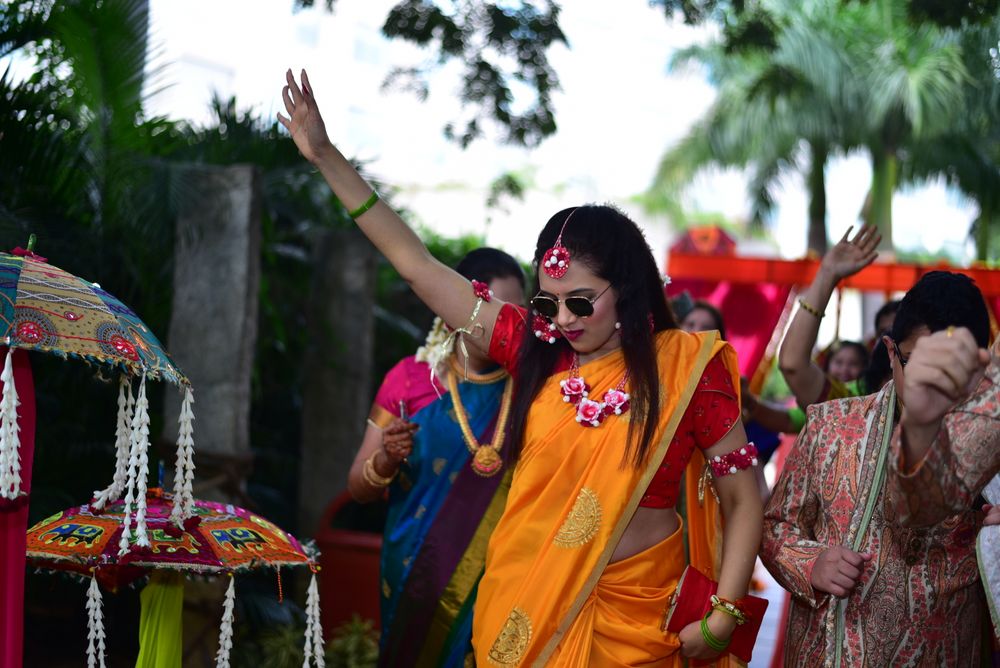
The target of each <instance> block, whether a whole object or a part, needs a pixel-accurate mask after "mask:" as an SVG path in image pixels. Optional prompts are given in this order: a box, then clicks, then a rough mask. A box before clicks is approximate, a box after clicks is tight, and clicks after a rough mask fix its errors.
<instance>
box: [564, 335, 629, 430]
mask: <svg viewBox="0 0 1000 668" xmlns="http://www.w3.org/2000/svg"><path fill="white" fill-rule="evenodd" d="M626 382H628V371H626V372H625V375H624V376H622V379H621V380H620V381H619V382H618V385H616V386H615V387H614V389H611V390H608V391H607V392H605V393H604V399H603V400H602V401H594V400H593V399H591V398H590V385H587V383H586V381H584V380H583V376H581V375H580V356H579V355H577V354H576V353H573V362H572V364H571V365H570V368H569V378H567V379H566V380H561V381H559V386H560V388H561V389H560V392H561V393H562V395H563V401H565V402H566V403H568V404H573V405H574V406H575V407H576V421H577V422H579V423H580V425H581V426H584V427H600V426H601V423H602V422H604V419H605V418H607V417H608V416H609V415H624V414H625V413H627V412H628V409H629V394H628V392H626V391H625V383H626Z"/></svg>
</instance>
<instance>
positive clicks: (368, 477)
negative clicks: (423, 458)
mask: <svg viewBox="0 0 1000 668" xmlns="http://www.w3.org/2000/svg"><path fill="white" fill-rule="evenodd" d="M374 460H375V454H372V456H371V457H369V458H368V459H366V460H365V465H364V467H363V468H362V471H361V475H362V476H363V477H364V479H365V481H366V482H367V483H368V484H369V485H371V486H372V487H388V486H389V483H391V482H392V480H393V478H395V477H396V474H398V473H399V469H396V473H393V474H392V475H391V476H389V477H388V478H386V477H385V476H381V475H379V474H378V471H376V470H375V461H374Z"/></svg>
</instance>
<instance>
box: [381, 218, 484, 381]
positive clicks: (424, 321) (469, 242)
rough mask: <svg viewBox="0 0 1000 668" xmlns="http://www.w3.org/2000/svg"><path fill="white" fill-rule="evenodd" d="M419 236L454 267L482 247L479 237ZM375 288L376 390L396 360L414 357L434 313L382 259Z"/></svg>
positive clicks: (428, 233)
mask: <svg viewBox="0 0 1000 668" xmlns="http://www.w3.org/2000/svg"><path fill="white" fill-rule="evenodd" d="M419 233H420V237H421V239H423V242H424V243H425V244H426V245H427V248H428V249H429V250H430V252H431V254H432V255H433V256H434V257H436V258H437V259H438V260H439V261H441V263H442V264H445V265H447V266H449V267H454V266H455V265H456V264H458V261H459V260H461V259H462V258H463V257H465V255H466V254H467V253H468V252H469V251H471V250H473V249H475V248H479V247H481V246H483V245H485V243H486V240H485V239H484V238H483V237H482V236H479V235H464V236H461V237H456V238H450V237H445V236H442V235H440V234H438V233H436V232H434V231H432V230H430V229H427V228H421V229H420V230H419ZM376 281H377V282H376V288H375V302H376V311H375V341H376V346H375V355H374V356H375V371H374V375H373V376H372V377H373V378H374V379H375V385H376V387H377V386H378V384H379V383H380V382H381V379H382V378H384V377H385V374H386V373H388V371H389V370H390V369H391V368H392V367H393V366H395V364H396V363H397V362H399V360H401V359H402V358H404V357H407V356H409V355H412V354H414V353H415V352H416V351H417V348H418V347H419V346H421V345H423V342H424V338H425V337H426V336H427V331H428V330H429V329H430V326H431V323H432V322H433V320H434V314H433V313H431V311H430V309H428V308H427V307H426V306H424V304H423V302H421V301H420V300H419V299H418V298H417V296H416V295H415V294H414V293H413V291H412V290H410V286H409V285H408V284H407V283H406V281H404V280H403V278H402V277H401V276H400V275H399V273H398V272H397V271H396V270H395V269H394V268H393V267H392V265H390V264H389V263H388V262H387V261H385V260H384V259H381V260H380V262H379V266H378V270H377V275H376Z"/></svg>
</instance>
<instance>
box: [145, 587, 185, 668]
mask: <svg viewBox="0 0 1000 668" xmlns="http://www.w3.org/2000/svg"><path fill="white" fill-rule="evenodd" d="M139 601H140V603H141V605H142V612H141V614H140V617H139V658H138V659H137V660H136V662H135V666H136V668H181V656H182V654H183V650H184V641H183V636H182V633H181V630H182V625H181V621H182V616H183V613H184V576H183V575H181V574H180V573H176V572H173V571H153V575H152V577H150V578H149V583H148V584H147V585H146V586H145V587H144V588H143V590H142V592H141V593H140V594H139Z"/></svg>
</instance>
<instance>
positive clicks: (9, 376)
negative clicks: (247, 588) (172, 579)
mask: <svg viewBox="0 0 1000 668" xmlns="http://www.w3.org/2000/svg"><path fill="white" fill-rule="evenodd" d="M33 243H34V239H33V238H32V241H31V242H30V243H29V244H28V246H29V249H28V250H23V249H20V248H18V249H15V250H14V252H13V253H12V254H8V253H0V342H2V343H3V345H5V346H6V347H7V357H6V362H5V365H4V369H3V372H2V374H0V380H2V381H3V394H2V397H0V500H4V499H5V500H7V501H11V500H14V499H17V498H18V497H19V496H23V495H24V491H23V490H22V488H21V475H20V473H21V465H22V459H24V458H28V459H30V458H31V456H32V455H33V453H32V452H22V451H21V447H20V446H21V443H20V440H21V439H20V434H19V432H20V430H21V429H20V426H19V425H18V422H17V414H18V410H17V407H18V405H19V404H20V398H19V397H18V392H17V383H16V382H14V374H13V364H12V357H13V353H14V351H15V350H16V349H21V350H35V351H40V352H47V353H55V354H57V355H60V356H62V357H76V358H80V359H83V360H87V361H89V362H92V363H97V364H101V365H105V366H109V367H112V368H117V369H119V370H121V371H122V374H121V379H122V392H121V396H120V399H119V415H118V421H119V424H118V434H117V436H118V439H117V446H118V451H117V459H118V462H117V470H116V473H115V478H114V481H113V482H112V484H111V485H110V486H109V487H108V488H107V489H106V490H104V491H102V492H99V493H98V495H97V499H98V506H100V505H102V504H104V503H107V502H109V501H113V500H115V499H117V498H118V497H119V496H121V494H122V493H123V492H127V493H126V498H127V499H130V500H139V503H138V504H137V506H138V507H137V508H136V533H135V535H134V536H133V535H132V534H131V532H130V530H129V525H130V523H131V513H126V514H125V516H124V517H123V521H124V523H125V526H126V530H125V535H126V539H127V540H126V542H125V543H123V548H127V545H128V542H127V541H130V540H132V539H133V538H134V539H135V540H136V541H137V542H139V543H140V544H143V545H145V544H146V539H145V536H144V526H143V521H142V515H143V508H142V500H143V498H144V496H145V486H146V466H147V464H148V460H147V451H148V449H149V438H148V437H149V415H148V403H147V402H146V388H145V383H146V379H147V378H151V379H162V380H166V381H169V382H171V383H174V384H177V385H179V386H182V387H183V388H184V390H185V398H184V406H183V408H182V410H181V420H182V425H181V429H180V432H181V436H180V437H179V438H178V457H177V466H178V468H177V477H176V479H175V480H176V483H177V485H178V489H179V491H180V492H181V493H182V494H184V495H185V497H187V496H189V495H190V492H189V490H188V489H187V488H186V487H185V485H184V483H185V481H186V480H187V479H189V478H193V461H191V459H192V456H191V455H192V453H191V452H190V449H191V448H192V447H193V440H192V439H191V433H192V429H191V424H190V423H191V421H192V420H193V418H194V416H193V414H192V412H191V403H192V401H193V397H192V395H191V388H190V383H189V382H188V379H187V378H186V377H185V376H184V374H182V373H181V372H180V370H179V369H178V368H177V367H176V365H175V364H174V363H173V361H172V360H171V359H170V357H169V356H168V355H167V353H166V351H165V350H164V349H163V346H162V345H161V344H160V341H159V340H158V339H157V338H156V335H154V334H153V332H152V331H150V329H149V328H148V327H147V326H146V325H145V324H144V323H143V322H142V320H140V319H139V317H138V316H137V315H136V314H135V313H133V312H132V310H131V309H129V308H128V307H127V306H125V305H124V304H123V303H122V302H121V301H119V300H118V299H117V298H116V297H114V296H113V295H112V294H111V293H109V292H107V291H106V290H103V289H102V288H101V286H100V285H98V284H97V283H92V282H90V281H87V280H84V279H82V278H79V277H77V276H74V275H73V274H70V273H68V272H66V271H63V270H62V269H60V268H58V267H55V266H53V265H51V264H48V262H47V261H46V259H45V258H44V257H41V256H40V255H36V254H35V253H34V252H32V251H31V246H32V245H33ZM130 377H136V378H139V379H140V382H139V389H138V392H137V395H136V396H133V392H132V386H131V384H130V381H129V380H128V379H129V378H130ZM126 390H127V391H126ZM126 395H127V396H126ZM32 413H33V411H32ZM187 487H189V486H187ZM179 506H180V512H179V513H177V514H175V517H174V519H175V520H177V521H178V524H179V522H180V521H181V520H183V519H186V518H187V517H188V516H190V508H191V504H190V501H189V500H184V501H182V503H180V504H179Z"/></svg>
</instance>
